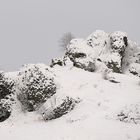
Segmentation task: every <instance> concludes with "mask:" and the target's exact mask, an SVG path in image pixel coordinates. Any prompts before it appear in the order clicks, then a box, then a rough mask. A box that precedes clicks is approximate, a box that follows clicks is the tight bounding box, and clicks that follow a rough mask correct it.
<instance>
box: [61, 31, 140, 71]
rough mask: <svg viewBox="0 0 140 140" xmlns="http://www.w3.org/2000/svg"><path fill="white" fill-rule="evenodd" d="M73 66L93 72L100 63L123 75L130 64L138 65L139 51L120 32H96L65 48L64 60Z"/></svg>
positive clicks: (133, 43) (75, 40) (139, 60)
mask: <svg viewBox="0 0 140 140" xmlns="http://www.w3.org/2000/svg"><path fill="white" fill-rule="evenodd" d="M67 57H69V59H70V60H71V61H72V63H73V66H76V67H78V68H81V69H84V70H86V71H90V72H94V71H95V69H98V68H97V67H96V66H97V64H96V63H98V62H97V61H100V62H102V63H104V64H105V65H106V66H107V67H108V68H109V69H111V70H113V72H117V73H125V70H126V69H127V68H128V67H129V65H130V64H131V63H138V64H140V49H139V47H138V45H137V44H136V43H135V42H132V41H131V40H129V39H128V35H127V34H126V33H124V32H121V31H116V32H113V33H110V34H109V33H105V32H104V31H101V30H97V31H95V32H93V33H92V34H91V35H89V36H88V37H87V39H73V40H72V41H71V42H70V44H69V45H68V46H67V50H66V53H65V56H64V58H67Z"/></svg>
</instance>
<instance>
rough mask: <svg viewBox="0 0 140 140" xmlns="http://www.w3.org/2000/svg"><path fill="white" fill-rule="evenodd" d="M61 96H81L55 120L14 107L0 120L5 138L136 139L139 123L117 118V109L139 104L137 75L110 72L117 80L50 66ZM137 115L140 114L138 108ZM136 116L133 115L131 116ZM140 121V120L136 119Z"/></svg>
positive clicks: (7, 139)
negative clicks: (65, 112)
mask: <svg viewBox="0 0 140 140" xmlns="http://www.w3.org/2000/svg"><path fill="white" fill-rule="evenodd" d="M53 71H54V72H55V74H56V77H57V78H56V79H57V82H59V88H58V91H57V92H58V93H57V95H56V96H57V99H58V100H59V98H61V97H62V96H63V97H64V96H71V97H73V98H80V99H81V102H80V103H79V104H78V105H77V106H76V107H75V109H74V110H72V111H71V112H69V113H68V114H66V115H64V116H62V117H61V118H58V119H56V120H51V121H46V122H44V121H43V120H42V118H41V117H40V116H39V115H38V114H37V113H36V112H34V113H22V112H20V113H19V112H18V111H15V116H11V117H10V118H9V119H8V120H6V121H4V122H2V123H0V137H1V139H5V140H15V139H17V140H25V139H26V140H31V139H33V140H44V139H49V140H93V139H94V140H127V139H132V140H139V139H140V133H139V132H140V124H135V123H134V122H130V123H125V122H121V121H119V120H118V116H117V115H118V114H119V112H120V111H121V110H122V109H123V108H124V107H125V106H128V107H129V106H130V105H131V104H133V105H135V104H140V85H139V82H140V79H139V78H138V77H135V76H133V75H123V74H113V75H112V76H113V77H114V78H115V80H116V81H118V83H113V82H110V81H108V80H104V79H103V78H102V75H101V73H91V72H87V71H84V70H82V69H78V68H75V67H59V66H56V67H55V68H53ZM138 111H139V115H140V110H138ZM134 117H135V116H134ZM138 122H139V123H140V121H138Z"/></svg>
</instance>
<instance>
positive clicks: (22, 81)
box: [17, 64, 56, 111]
mask: <svg viewBox="0 0 140 140" xmlns="http://www.w3.org/2000/svg"><path fill="white" fill-rule="evenodd" d="M53 77H54V75H53V73H52V72H51V71H50V70H49V68H48V67H47V66H46V65H43V64H37V65H35V64H30V65H25V66H24V67H23V68H22V69H21V70H20V72H19V74H18V84H17V98H18V99H19V101H20V102H21V104H22V107H23V109H24V110H28V111H34V110H36V109H37V108H38V107H39V106H40V105H42V104H43V103H44V102H45V101H46V100H47V99H48V98H50V97H51V96H53V95H54V94H55V93H56V84H55V82H54V78H53Z"/></svg>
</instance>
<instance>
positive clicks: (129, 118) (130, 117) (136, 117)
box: [117, 103, 140, 124]
mask: <svg viewBox="0 0 140 140" xmlns="http://www.w3.org/2000/svg"><path fill="white" fill-rule="evenodd" d="M117 119H118V120H120V121H122V122H125V123H135V124H140V103H137V104H131V105H128V106H125V107H124V108H123V109H122V110H121V111H120V112H119V113H118V114H117Z"/></svg>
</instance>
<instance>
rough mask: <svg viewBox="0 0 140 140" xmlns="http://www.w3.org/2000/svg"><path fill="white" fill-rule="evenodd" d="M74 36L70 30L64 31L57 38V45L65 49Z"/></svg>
mask: <svg viewBox="0 0 140 140" xmlns="http://www.w3.org/2000/svg"><path fill="white" fill-rule="evenodd" d="M73 38H75V37H74V35H73V34H72V33H71V32H67V33H64V34H63V36H62V37H61V38H60V40H59V46H60V47H61V48H62V49H63V50H65V49H66V47H67V45H68V44H69V43H70V41H71V40H72V39H73Z"/></svg>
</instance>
